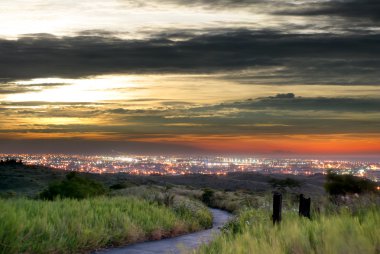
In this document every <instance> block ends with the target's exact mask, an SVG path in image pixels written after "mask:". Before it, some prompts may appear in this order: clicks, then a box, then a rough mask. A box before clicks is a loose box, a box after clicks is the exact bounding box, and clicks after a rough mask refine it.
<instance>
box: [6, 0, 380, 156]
mask: <svg viewBox="0 0 380 254" xmlns="http://www.w3.org/2000/svg"><path fill="white" fill-rule="evenodd" d="M379 73H380V2H379V1H378V0H303V1H301V0H265V1H264V0H235V1H233V0H207V1H206V0H193V1H190V0H146V1H130V0H109V1H100V0H83V1H74V0H67V1H60V0H2V1H0V152H2V153H82V154H105V153H116V154H119V153H137V154H242V155H243V154H244V155H267V156H284V155H285V156H287V155H289V156H301V155H318V156H320V155H342V156H361V155H363V156H367V155H371V156H380V76H379Z"/></svg>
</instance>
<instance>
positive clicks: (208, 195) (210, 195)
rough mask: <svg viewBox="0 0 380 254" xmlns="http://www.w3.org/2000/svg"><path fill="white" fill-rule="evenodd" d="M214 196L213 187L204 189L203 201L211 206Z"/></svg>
mask: <svg viewBox="0 0 380 254" xmlns="http://www.w3.org/2000/svg"><path fill="white" fill-rule="evenodd" d="M213 196H214V191H213V190H211V189H204V191H203V194H202V202H203V203H205V204H206V205H208V206H210V205H211V202H212V198H213Z"/></svg>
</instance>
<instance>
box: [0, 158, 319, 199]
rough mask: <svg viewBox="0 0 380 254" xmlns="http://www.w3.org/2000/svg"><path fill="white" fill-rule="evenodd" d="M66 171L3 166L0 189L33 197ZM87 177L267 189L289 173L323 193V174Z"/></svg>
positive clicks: (302, 189)
mask: <svg viewBox="0 0 380 254" xmlns="http://www.w3.org/2000/svg"><path fill="white" fill-rule="evenodd" d="M66 174H67V172H66V171H62V170H55V169H51V168H46V167H41V166H26V165H16V166H0V193H3V195H17V194H18V195H26V196H30V197H33V196H35V195H36V194H38V193H39V192H41V191H42V190H43V189H44V188H46V187H47V185H48V184H49V183H50V182H52V181H57V180H62V179H63V178H64V177H65V175H66ZM81 175H84V176H86V177H88V178H91V179H94V180H97V181H99V182H102V183H103V184H105V185H106V186H108V187H110V186H113V185H116V184H122V185H124V186H139V185H160V186H168V185H180V186H187V187H190V188H196V189H200V188H212V189H216V190H220V191H237V190H239V191H246V192H251V193H264V192H268V191H271V190H273V188H272V187H271V185H270V184H269V181H270V180H271V179H273V178H275V179H284V178H286V177H289V178H291V179H295V180H297V181H299V182H300V183H301V186H300V187H299V188H298V189H297V191H299V192H302V193H305V194H308V195H321V194H323V193H324V189H323V184H324V181H325V180H324V179H325V177H324V176H323V175H313V176H285V175H270V176H269V175H262V174H259V173H249V172H248V173H230V174H228V175H225V176H224V175H222V176H215V175H199V174H194V175H181V176H136V175H129V174H125V173H120V174H88V173H81Z"/></svg>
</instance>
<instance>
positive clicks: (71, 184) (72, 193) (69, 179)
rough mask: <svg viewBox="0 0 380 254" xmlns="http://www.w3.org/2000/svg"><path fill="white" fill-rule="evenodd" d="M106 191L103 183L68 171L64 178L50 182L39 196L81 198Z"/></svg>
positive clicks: (50, 198)
mask: <svg viewBox="0 0 380 254" xmlns="http://www.w3.org/2000/svg"><path fill="white" fill-rule="evenodd" d="M105 193H106V189H105V187H104V186H103V184H101V183H99V182H97V181H95V180H91V179H87V178H84V177H82V176H80V175H79V174H78V173H76V172H70V173H69V174H67V175H66V179H65V180H63V181H61V182H56V183H52V184H50V185H49V187H48V188H47V189H46V190H44V191H43V192H42V193H41V194H40V198H42V199H48V200H54V199H55V198H57V197H62V198H76V199H83V198H88V197H93V196H99V195H103V194H105Z"/></svg>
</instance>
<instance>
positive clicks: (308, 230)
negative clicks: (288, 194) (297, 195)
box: [197, 206, 380, 254]
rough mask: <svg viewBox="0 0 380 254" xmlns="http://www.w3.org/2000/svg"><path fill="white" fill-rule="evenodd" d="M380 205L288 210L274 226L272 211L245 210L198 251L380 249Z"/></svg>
mask: <svg viewBox="0 0 380 254" xmlns="http://www.w3.org/2000/svg"><path fill="white" fill-rule="evenodd" d="M379 223H380V210H379V206H372V207H369V208H362V209H360V212H357V213H352V212H351V211H350V210H348V209H346V208H344V209H339V210H338V211H336V212H334V213H323V214H319V215H316V216H314V218H313V220H309V219H307V218H303V217H302V218H301V217H299V216H298V214H297V213H296V212H294V211H291V210H287V211H285V213H284V214H283V221H282V222H281V224H280V225H279V226H273V224H272V222H271V219H270V211H268V210H265V209H248V210H244V211H241V213H240V215H239V216H238V217H237V219H235V220H234V221H232V222H230V223H229V224H228V225H227V226H226V227H225V229H224V234H222V235H220V236H219V237H218V238H217V239H216V240H215V241H213V242H212V243H211V244H209V245H204V246H202V247H201V248H200V249H199V250H198V251H197V253H207V254H210V253H215V254H217V253H234V254H235V253H242V254H243V253H263V254H265V253H271V254H277V253H278V254H285V253H299V254H302V253H324V254H330V253H331V254H332V253H334V254H335V253H337V254H339V253H342V254H350V253H352V254H359V253H363V254H364V253H365V254H371V253H373V254H375V253H379V252H380V229H379V227H378V225H380V224H379Z"/></svg>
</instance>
